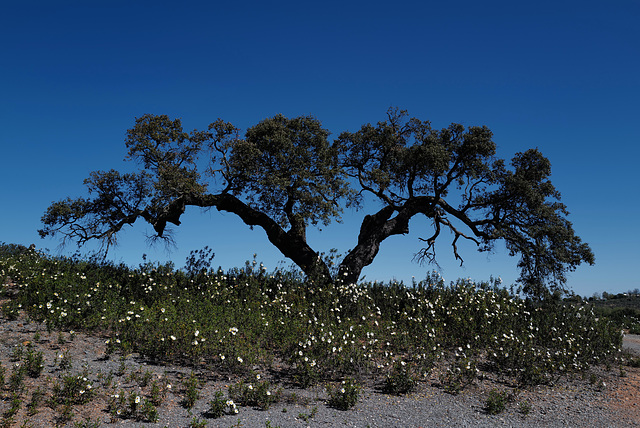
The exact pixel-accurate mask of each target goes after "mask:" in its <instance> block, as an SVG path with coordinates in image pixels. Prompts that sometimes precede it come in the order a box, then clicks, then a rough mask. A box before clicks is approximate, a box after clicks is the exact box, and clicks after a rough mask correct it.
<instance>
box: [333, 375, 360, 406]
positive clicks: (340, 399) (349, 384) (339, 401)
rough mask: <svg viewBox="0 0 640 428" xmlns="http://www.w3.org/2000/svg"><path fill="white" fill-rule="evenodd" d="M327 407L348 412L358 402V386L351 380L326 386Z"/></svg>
mask: <svg viewBox="0 0 640 428" xmlns="http://www.w3.org/2000/svg"><path fill="white" fill-rule="evenodd" d="M326 389H327V394H328V395H329V406H331V407H333V408H336V409H338V410H349V409H350V408H352V407H353V406H355V405H356V403H357V402H358V397H359V395H360V389H361V387H360V385H358V384H357V383H356V382H355V381H354V380H353V379H345V380H343V381H342V382H341V383H339V384H336V385H334V384H328V385H327V388H326Z"/></svg>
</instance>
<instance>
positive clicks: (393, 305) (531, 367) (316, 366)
mask: <svg viewBox="0 0 640 428" xmlns="http://www.w3.org/2000/svg"><path fill="white" fill-rule="evenodd" d="M0 253H2V246H0ZM5 253H9V254H10V255H9V256H6V257H5V258H0V273H4V275H7V274H10V275H11V277H12V278H14V281H15V283H16V286H15V288H16V289H17V293H15V294H14V295H12V298H11V301H10V302H12V303H13V304H15V305H20V306H21V307H22V309H21V311H24V312H26V314H27V315H28V316H29V317H30V318H31V319H35V320H39V321H46V324H47V325H51V326H54V325H55V326H57V327H58V328H60V329H61V331H65V332H69V331H70V330H72V329H75V330H76V331H79V332H92V331H93V332H95V331H99V332H101V333H104V332H108V334H109V337H108V338H107V339H106V341H107V342H108V343H107V347H108V349H109V352H111V353H112V354H114V353H115V354H119V355H122V356H125V355H128V354H130V353H132V352H136V353H139V354H140V355H141V356H142V357H143V358H147V359H150V360H154V361H156V362H158V363H166V364H185V365H187V366H189V367H194V370H195V368H196V367H197V368H198V369H200V368H202V367H207V369H209V370H213V371H216V372H219V373H223V374H225V375H229V376H234V375H240V376H242V377H244V378H245V379H249V378H250V377H251V374H250V373H251V372H252V371H253V370H257V371H259V372H260V373H268V372H271V371H273V370H276V369H275V368H274V367H275V366H276V364H274V362H277V367H278V368H277V371H278V373H279V375H280V376H282V377H283V379H284V380H285V381H286V382H296V383H298V384H300V385H312V384H317V383H331V382H336V381H340V380H342V379H346V378H354V379H358V380H362V379H371V380H372V381H376V382H380V383H386V384H387V389H388V391H390V392H394V391H395V393H403V391H405V390H406V391H409V390H410V386H411V384H412V383H413V381H418V379H424V378H425V376H428V375H429V374H430V373H431V371H432V369H433V368H434V366H438V368H439V369H441V372H442V373H443V377H442V378H441V379H440V380H441V383H442V387H443V388H445V389H446V390H448V391H450V392H453V393H457V392H460V391H462V390H463V389H464V388H465V387H466V386H467V385H469V384H471V383H473V382H474V381H475V379H476V378H477V376H478V374H481V373H479V370H480V369H482V370H489V371H492V372H494V373H495V374H496V375H498V377H499V378H501V379H505V380H507V381H509V382H517V383H520V384H523V385H535V384H539V383H547V382H551V381H553V380H554V379H556V378H557V377H558V376H563V375H570V374H572V373H580V372H585V371H587V370H588V369H589V367H591V366H592V365H595V364H600V363H606V362H607V361H610V360H611V359H612V358H613V357H614V356H615V355H616V353H617V352H618V349H619V348H620V346H621V344H622V336H621V333H620V328H619V327H618V326H617V325H616V324H613V323H611V322H609V321H608V320H607V319H606V318H602V317H598V315H597V314H596V313H595V312H594V310H593V308H592V306H590V305H589V304H585V303H584V302H577V301H576V302H568V301H567V302H565V301H562V300H543V301H540V300H537V299H523V298H521V297H520V296H518V295H516V294H514V293H513V292H510V291H509V290H507V289H505V288H502V286H501V284H500V280H499V279H491V280H490V281H488V282H480V283H476V282H473V281H471V280H458V281H455V282H451V283H448V284H447V283H446V282H445V281H444V280H443V279H442V278H441V277H440V276H439V275H437V274H436V273H430V274H428V275H427V276H426V277H425V279H424V280H422V281H419V282H416V283H414V284H411V285H409V286H406V285H403V284H399V283H395V282H391V283H377V282H374V283H362V284H340V285H332V284H325V285H319V284H316V283H313V285H312V283H311V282H309V281H307V280H304V279H302V275H301V274H300V272H297V271H281V270H278V271H274V272H271V273H268V272H267V271H266V269H264V267H263V266H261V265H260V264H259V263H258V262H257V261H254V262H248V263H247V265H246V266H245V267H243V268H236V269H231V270H229V271H227V272H223V271H211V270H210V269H209V270H208V272H200V273H198V275H199V277H198V279H197V280H196V279H194V278H193V277H192V276H190V275H187V274H185V273H184V272H182V271H175V270H174V269H173V267H172V266H170V265H158V264H150V263H146V264H144V265H142V266H140V267H137V268H135V269H132V268H128V267H125V266H117V265H113V264H110V263H98V262H96V261H95V260H93V261H92V260H89V261H87V260H82V259H79V258H52V257H48V256H45V255H43V254H41V253H37V252H33V251H26V252H23V253H17V254H13V253H11V252H10V251H6V252H5ZM66 334H67V333H65V337H66ZM12 355H13V358H14V360H15V362H16V363H19V364H20V366H19V367H13V366H12V367H7V373H6V375H5V380H6V381H7V382H6V383H9V384H11V385H12V389H16V390H19V389H21V385H24V378H25V376H26V375H27V366H28V365H29V364H28V363H27V362H28V361H31V362H32V363H31V364H32V365H33V368H34V369H37V368H38V366H39V364H38V362H37V361H38V351H37V349H36V348H33V349H31V348H30V347H24V346H18V347H15V348H14V350H13V352H12ZM29 355H30V356H29ZM55 361H56V365H57V367H58V368H59V369H62V370H60V371H59V372H58V374H59V375H60V377H61V378H60V379H55V380H54V384H55V385H56V391H58V396H59V397H60V398H56V400H54V401H56V403H57V404H63V403H64V402H65V401H66V399H67V398H66V397H68V398H69V399H71V400H77V399H79V397H80V394H79V388H76V387H75V386H74V385H76V383H78V385H80V384H83V382H84V381H78V378H77V376H78V375H77V374H75V373H71V361H70V357H69V354H68V353H66V352H65V351H64V348H62V349H60V350H59V351H58V355H57V357H56V360H55ZM65 361H66V362H65ZM398 361H402V362H404V363H405V365H404V366H402V365H398V364H399V363H398ZM394 364H395V367H394ZM400 364H401V363H400ZM256 367H257V368H256ZM126 372H127V366H126V361H125V359H124V358H122V359H121V369H120V370H119V371H114V373H112V374H111V376H110V375H109V374H103V375H101V376H100V377H99V379H100V382H101V383H102V385H103V386H108V385H110V384H111V382H110V381H109V379H110V377H113V376H125V374H126ZM64 377H70V380H69V381H68V383H65V382H67V381H64V380H63V379H64ZM128 379H129V381H131V382H137V386H139V387H140V388H146V389H148V390H149V391H148V392H147V393H146V395H145V396H144V397H146V399H148V400H149V401H150V402H151V404H153V405H154V406H158V405H160V404H161V403H162V401H163V400H164V398H165V396H166V394H167V392H168V391H169V385H168V383H167V381H166V379H164V380H160V381H159V380H153V379H151V378H150V375H149V374H148V373H144V372H142V371H139V372H132V373H129V374H128ZM196 380H197V379H196ZM256 380H257V379H256ZM256 380H254V379H251V382H245V384H244V386H245V387H247V388H244V387H243V388H238V391H239V392H238V397H239V398H240V399H236V398H235V397H231V399H232V400H234V402H236V401H237V403H238V404H242V405H253V406H256V407H266V406H268V405H270V401H269V400H270V399H267V397H269V395H267V394H266V391H270V392H271V393H272V397H273V396H275V397H277V390H278V389H277V386H276V385H267V384H266V380H260V381H259V382H256ZM188 381H189V378H186V379H185V382H188ZM248 383H251V384H252V386H253V388H254V390H260V388H262V391H263V392H264V393H263V394H260V395H258V396H257V397H258V398H255V397H254V398H247V397H248V393H247V394H246V395H247V397H245V392H247V390H248V386H247V385H248ZM197 389H198V387H197V386H196V387H195V388H191V387H190V386H189V385H185V390H184V391H181V394H183V395H184V396H187V397H185V401H188V402H195V400H197V398H195V399H188V395H189V394H187V392H188V391H190V390H191V391H195V392H197ZM232 389H233V388H232ZM86 392H87V391H86V390H85V393H86ZM82 395H84V394H82ZM141 400H142V397H141ZM252 400H253V401H252ZM141 402H142V401H141ZM245 402H252V403H255V404H245ZM125 407H126V406H124V407H123V408H121V409H120V410H121V411H123V409H124V408H125Z"/></svg>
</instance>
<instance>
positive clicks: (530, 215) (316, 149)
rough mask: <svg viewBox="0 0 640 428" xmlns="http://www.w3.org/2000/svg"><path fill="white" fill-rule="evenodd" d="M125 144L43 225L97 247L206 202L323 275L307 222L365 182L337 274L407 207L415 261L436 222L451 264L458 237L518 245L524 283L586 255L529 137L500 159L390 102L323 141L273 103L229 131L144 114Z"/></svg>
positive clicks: (531, 288)
mask: <svg viewBox="0 0 640 428" xmlns="http://www.w3.org/2000/svg"><path fill="white" fill-rule="evenodd" d="M125 144H126V147H127V149H128V154H127V158H128V159H130V160H133V161H136V162H137V163H138V164H139V166H140V169H139V171H138V172H137V173H127V174H121V173H119V172H118V171H115V170H110V171H96V172H93V173H91V175H90V177H89V178H87V179H86V180H85V185H86V186H87V188H88V192H89V197H80V198H77V199H70V198H67V199H64V200H61V201H59V202H55V203H53V204H52V205H51V206H50V207H49V208H48V209H47V211H46V212H45V214H44V216H43V217H42V223H43V228H42V229H41V230H40V231H39V233H40V235H41V236H42V237H46V236H57V235H60V236H61V237H62V239H63V241H68V240H71V241H75V242H77V243H78V244H79V245H82V244H84V243H86V242H88V241H90V240H100V241H101V242H102V244H103V248H104V249H105V251H106V250H107V249H108V248H109V246H111V245H112V244H115V243H116V242H117V236H118V232H120V231H121V230H122V228H123V227H125V226H126V225H132V224H133V223H135V222H136V221H137V220H138V219H142V220H144V221H146V222H147V223H149V224H150V225H151V226H153V229H154V231H155V235H156V236H157V237H158V238H165V239H167V238H168V236H167V235H168V234H167V233H166V232H167V229H166V227H167V223H171V224H174V225H176V226H178V225H180V217H181V216H182V214H183V213H184V212H185V209H186V207H188V206H197V207H203V208H213V207H215V208H216V209H218V210H221V211H227V212H231V213H233V214H235V215H237V216H239V217H240V218H241V219H242V221H243V222H244V223H246V224H247V225H249V226H251V227H254V226H257V227H260V228H262V229H263V230H264V232H265V233H266V234H267V237H268V239H269V241H270V242H271V243H272V244H273V245H274V246H275V247H276V248H278V250H280V251H281V253H282V254H283V255H284V256H286V257H287V258H289V259H291V260H292V261H293V262H294V263H295V264H296V265H298V266H299V267H300V268H301V269H302V270H303V271H304V272H305V273H306V274H307V275H309V276H314V277H315V278H319V277H323V276H324V278H327V279H329V278H330V277H331V270H330V269H329V266H328V265H327V264H326V263H325V261H324V260H322V257H320V253H318V252H316V251H315V250H314V249H312V248H311V247H310V246H309V245H308V243H307V239H306V231H307V228H308V227H310V226H318V225H328V224H329V223H330V222H332V221H340V219H341V215H342V213H343V208H344V207H350V206H353V207H356V208H358V209H363V208H364V200H365V197H364V196H365V195H367V194H368V195H370V196H371V197H373V198H375V199H377V200H378V201H379V202H380V203H381V205H382V208H380V209H379V210H378V211H377V212H371V213H370V214H368V215H365V216H364V218H363V220H362V224H361V226H360V231H359V233H358V236H357V240H356V241H355V242H354V246H353V248H352V249H351V250H350V251H349V252H348V253H347V254H346V256H345V257H344V259H343V260H342V261H341V263H340V265H339V268H338V273H337V275H338V278H339V279H340V280H342V281H346V282H356V281H358V279H359V277H360V274H361V272H362V269H363V268H364V267H365V266H367V265H369V264H371V263H372V262H373V260H374V258H375V256H376V254H377V253H378V250H379V248H380V244H381V243H382V242H383V241H384V240H385V239H387V238H388V237H390V236H393V235H399V234H406V233H408V232H409V221H410V220H411V219H412V218H414V217H416V216H424V217H426V218H428V219H429V220H430V223H431V225H432V227H433V228H432V230H430V231H427V233H426V234H425V235H424V236H421V237H419V239H420V240H421V241H423V242H424V246H423V248H422V249H421V250H420V252H419V253H418V254H417V258H418V259H419V260H420V261H423V262H429V263H435V262H436V254H435V242H436V240H437V239H438V238H439V237H440V235H441V234H442V231H443V230H445V231H447V230H448V231H449V232H451V233H452V235H453V240H452V242H451V247H452V251H453V256H454V257H455V258H456V259H458V260H459V261H460V262H461V263H462V261H463V258H462V256H461V255H460V254H459V251H458V242H459V240H460V239H463V240H468V241H471V242H473V243H475V245H476V246H477V248H478V250H479V251H490V250H491V249H492V248H493V246H494V245H495V243H496V242H498V241H503V242H504V243H505V244H506V247H507V249H508V251H509V253H510V255H512V256H514V255H519V256H520V260H519V262H518V267H519V268H520V272H521V274H520V278H519V279H518V281H519V282H520V283H521V284H522V285H523V288H524V290H525V291H526V292H528V293H530V294H534V295H542V294H544V293H545V292H547V291H549V290H554V289H560V290H563V289H564V285H565V283H566V272H567V271H572V270H574V269H575V268H576V267H577V266H578V265H580V264H581V263H582V262H587V263H589V264H593V263H594V256H593V253H592V252H591V249H590V248H589V246H588V245H587V244H586V243H583V242H582V241H581V239H580V238H579V237H578V236H576V234H575V233H574V230H573V228H572V224H571V223H570V222H569V221H568V220H567V218H566V217H567V215H568V212H567V209H566V207H565V205H564V204H562V203H561V202H560V193H559V192H558V191H557V190H556V189H555V187H554V186H553V185H552V184H551V181H550V179H549V177H550V175H551V164H550V162H549V160H548V159H547V158H545V157H544V156H543V155H542V154H541V153H540V152H539V151H538V150H537V149H529V150H526V151H524V152H521V153H517V154H516V155H515V156H514V157H513V159H512V160H511V162H510V165H509V166H507V165H506V163H505V161H504V160H502V159H499V158H497V157H496V145H495V143H494V142H493V140H492V133H491V131H490V130H489V129H488V128H487V127H484V126H473V127H468V128H465V127H464V126H463V125H460V124H451V125H450V126H449V127H447V128H444V129H440V130H438V129H433V128H432V127H431V124H430V123H429V122H428V121H421V120H419V119H416V118H409V117H408V115H407V113H406V112H405V111H400V110H398V109H390V110H389V111H388V112H387V119H386V120H385V121H381V122H378V123H377V124H375V125H372V124H366V125H363V126H362V127H361V128H360V129H359V130H358V131H356V132H343V133H341V134H340V135H339V136H338V137H337V138H336V139H335V140H333V141H330V139H329V131H328V130H326V129H324V128H323V127H322V124H321V123H320V121H319V120H317V119H316V118H314V117H311V116H301V117H296V118H287V117H285V116H283V115H276V116H274V117H272V118H268V119H265V120H263V121H261V122H260V123H258V124H256V125H255V126H253V127H251V128H249V129H248V130H247V131H246V133H245V134H244V137H241V132H240V130H239V129H238V128H236V127H234V126H233V125H232V124H230V123H228V122H225V121H223V120H221V119H219V120H217V121H215V122H213V123H211V124H210V125H209V126H208V128H207V129H206V130H203V131H198V130H194V131H192V132H190V133H188V132H185V131H184V130H183V128H182V124H181V121H180V120H179V119H175V120H172V119H170V118H169V117H167V116H164V115H162V116H155V115H144V116H142V117H140V118H138V119H136V121H135V126H134V127H133V128H132V129H130V130H129V131H128V132H127V137H126V140H125ZM333 279H336V278H333Z"/></svg>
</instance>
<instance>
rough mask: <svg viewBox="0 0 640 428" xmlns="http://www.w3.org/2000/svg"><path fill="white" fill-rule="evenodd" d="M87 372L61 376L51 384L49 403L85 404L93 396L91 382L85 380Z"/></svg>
mask: <svg viewBox="0 0 640 428" xmlns="http://www.w3.org/2000/svg"><path fill="white" fill-rule="evenodd" d="M87 376H88V374H87V372H84V373H79V374H67V375H63V376H62V379H61V380H55V381H54V383H53V389H52V391H53V393H52V397H51V401H50V402H51V403H52V404H53V405H55V404H65V405H66V404H86V403H88V402H90V401H91V400H92V399H93V397H94V396H95V390H94V388H93V382H91V381H90V380H88V379H87Z"/></svg>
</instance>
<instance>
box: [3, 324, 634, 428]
mask: <svg viewBox="0 0 640 428" xmlns="http://www.w3.org/2000/svg"><path fill="white" fill-rule="evenodd" d="M36 332H39V336H40V337H39V340H37V341H36V340H34V335H35V334H36ZM60 338H61V337H60V333H56V332H52V333H48V332H47V331H46V329H45V328H44V327H43V326H42V325H41V324H36V323H29V322H27V321H26V320H25V319H18V320H14V321H8V320H3V319H0V363H1V364H2V367H4V368H5V369H6V376H5V377H6V379H8V378H9V376H10V373H11V369H12V367H13V365H14V364H15V362H12V361H11V356H12V354H13V352H14V349H15V347H16V346H17V345H19V344H23V345H24V344H27V343H28V342H30V343H32V344H33V345H34V346H35V349H36V350H38V351H41V352H43V353H44V366H45V367H44V370H43V373H42V375H41V376H40V377H38V378H36V379H31V378H26V381H25V383H26V387H27V390H26V392H25V393H23V400H24V405H23V406H22V409H21V410H20V411H19V412H18V413H17V414H16V417H15V419H14V421H15V423H14V424H13V425H12V426H16V427H17V426H21V424H22V423H23V422H24V421H28V422H29V424H30V425H25V426H32V427H51V426H54V425H55V423H56V417H57V416H59V409H58V412H57V413H56V412H54V411H53V410H52V409H51V408H49V407H47V406H46V405H45V404H42V405H41V406H40V407H38V411H37V413H36V414H35V415H32V416H29V415H27V414H26V404H27V403H28V402H29V399H30V397H31V392H32V391H33V390H35V388H36V387H38V386H40V387H41V388H42V389H45V390H47V391H49V394H50V391H51V385H52V382H54V381H55V380H56V379H60V378H61V376H62V374H63V372H62V371H61V370H60V369H59V367H58V363H57V362H56V358H57V356H58V355H60V353H62V352H65V351H66V352H67V353H68V355H69V356H70V357H71V359H72V361H73V367H72V369H71V371H72V372H80V371H82V369H83V367H86V368H87V369H88V371H89V378H90V379H91V380H92V381H93V382H94V385H96V388H97V390H98V394H97V395H96V397H95V398H94V399H93V400H92V401H91V402H90V403H89V404H86V405H83V406H74V419H73V420H72V421H71V422H68V423H67V424H66V425H64V424H60V425H61V426H70V427H71V426H74V425H73V422H77V421H82V420H83V419H85V418H90V419H91V421H94V422H95V421H98V420H99V421H100V422H101V425H100V426H106V427H108V426H117V427H164V426H167V427H187V426H189V423H190V422H191V421H192V420H193V418H194V417H195V418H198V419H200V420H201V421H206V422H207V426H208V427H232V426H242V427H268V426H271V427H278V426H279V427H282V428H285V427H295V428H299V427H337V426H343V427H363V428H364V427H427V426H429V427H494V426H504V427H629V426H640V398H639V397H640V394H638V388H639V386H640V381H639V380H640V369H637V368H631V367H626V368H625V371H626V376H624V377H622V376H620V370H619V368H618V367H614V368H612V369H610V370H609V371H607V370H605V368H596V369H595V372H594V373H595V375H596V377H597V379H598V382H595V383H594V382H590V381H589V380H583V379H581V378H576V379H572V380H571V379H562V380H560V381H558V382H557V383H556V384H555V385H554V386H553V387H546V386H539V387H536V388H532V389H527V390H523V391H521V392H519V393H518V394H517V396H516V397H515V398H514V399H513V401H511V402H509V403H508V404H507V409H506V410H505V411H504V412H503V413H501V414H499V415H495V416H493V415H489V414H487V413H486V411H485V410H484V403H485V401H486V399H487V394H488V391H490V390H491V389H493V388H497V389H504V388H505V385H504V384H501V383H499V382H497V381H496V380H495V379H488V378H487V379H484V380H479V381H477V382H476V383H475V384H474V385H471V386H470V387H468V388H467V389H465V390H464V391H463V392H462V393H461V394H460V395H457V396H454V395H450V394H447V393H445V392H444V391H443V390H442V389H441V388H439V387H438V386H437V377H436V376H435V375H434V377H433V378H432V379H428V380H427V381H425V382H422V383H421V384H420V385H419V388H418V390H417V391H416V392H415V393H413V394H410V395H408V396H401V397H396V396H389V395H386V394H382V393H379V392H377V391H376V390H373V389H365V390H364V391H363V394H362V395H361V398H360V400H359V401H358V403H357V405H356V407H355V408H354V409H352V410H348V411H339V410H336V409H333V408H330V407H328V406H327V404H326V398H327V397H326V393H325V392H324V390H323V389H322V388H320V387H318V388H315V389H313V388H312V389H307V390H301V389H295V388H285V389H284V391H283V395H282V400H281V401H280V402H279V403H277V404H275V405H274V406H273V407H271V408H270V409H269V410H268V411H260V410H255V409H250V408H246V407H241V408H239V413H238V414H237V415H229V416H224V417H222V418H219V419H210V418H209V419H208V418H207V417H206V410H207V409H208V402H209V400H210V399H211V398H212V397H213V394H214V392H215V391H217V390H218V389H219V388H222V389H223V390H224V391H226V387H227V386H228V385H229V384H230V383H232V382H233V381H234V380H231V379H223V378H221V377H220V376H217V375H215V374H213V373H203V374H204V375H205V376H206V377H207V378H209V380H208V381H207V382H206V384H205V385H204V386H203V388H202V390H201V397H202V398H201V399H200V400H199V401H198V402H197V403H196V406H195V407H194V408H193V409H192V411H191V412H188V411H187V410H186V409H184V408H183V407H181V406H180V400H181V399H182V397H183V392H182V391H180V385H181V382H180V379H181V378H182V377H183V376H185V375H187V374H188V373H190V371H191V370H190V369H187V368H183V367H176V366H157V365H153V364H148V363H146V362H145V361H143V360H141V359H140V358H137V357H136V356H135V355H132V356H128V357H127V358H125V359H122V360H121V359H120V358H119V357H118V356H111V357H110V358H107V357H106V356H105V346H104V338H100V337H94V336H87V335H84V334H76V335H75V337H74V338H73V340H69V339H70V338H69V334H68V333H64V334H62V338H63V339H64V340H63V341H61V340H60ZM625 347H628V348H629V349H631V350H632V351H633V352H638V355H640V337H638V336H627V337H626V338H625ZM123 368H124V373H123V374H122V375H115V376H114V378H113V381H112V387H111V388H113V387H117V389H118V390H124V391H132V390H134V389H136V388H138V386H137V384H136V383H135V381H131V380H130V379H129V377H130V376H128V375H130V374H131V373H132V372H138V373H143V372H146V371H150V372H151V373H153V374H154V376H155V378H161V377H167V378H168V379H170V381H171V383H172V385H173V388H172V389H171V392H170V393H169V394H168V395H167V397H166V400H165V401H164V403H163V404H162V405H161V406H160V407H159V422H158V423H143V422H136V421H132V420H121V419H117V420H112V419H111V416H110V415H109V414H108V413H107V412H106V407H107V402H108V400H109V396H110V394H111V393H113V392H114V391H115V389H109V388H106V387H104V386H100V380H99V378H98V373H102V374H106V373H110V372H111V373H117V372H122V371H123ZM3 394H4V398H5V400H4V401H0V414H1V413H3V412H5V411H6V410H7V409H8V407H9V404H10V401H9V400H8V399H7V397H8V396H9V391H7V390H6V389H5V390H4V391H3ZM45 401H46V399H45ZM523 403H528V404H529V405H530V412H529V413H528V414H526V415H525V414H523V413H522V412H521V410H522V406H523ZM92 426H93V425H92Z"/></svg>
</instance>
